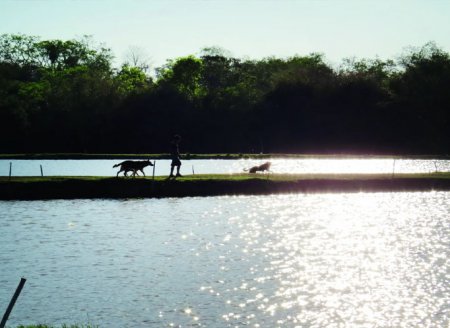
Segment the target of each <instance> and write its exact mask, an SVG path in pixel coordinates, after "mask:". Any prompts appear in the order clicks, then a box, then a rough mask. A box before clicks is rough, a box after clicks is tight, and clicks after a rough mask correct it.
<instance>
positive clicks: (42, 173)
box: [40, 165, 44, 177]
mask: <svg viewBox="0 0 450 328" xmlns="http://www.w3.org/2000/svg"><path fill="white" fill-rule="evenodd" d="M40 166H41V177H43V176H44V172H43V171H42V165H40Z"/></svg>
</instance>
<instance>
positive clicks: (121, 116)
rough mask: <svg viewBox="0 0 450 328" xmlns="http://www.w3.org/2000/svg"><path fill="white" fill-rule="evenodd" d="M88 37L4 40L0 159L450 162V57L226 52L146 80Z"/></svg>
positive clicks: (182, 62) (140, 69) (139, 69)
mask: <svg viewBox="0 0 450 328" xmlns="http://www.w3.org/2000/svg"><path fill="white" fill-rule="evenodd" d="M113 58H114V57H113V54H112V52H111V50H110V49H108V48H106V47H104V46H101V45H98V44H96V43H94V42H93V40H92V39H91V38H89V37H83V38H80V39H77V40H41V39H40V38H39V37H35V36H27V35H16V34H4V35H1V36H0V149H1V150H0V152H3V153H8V152H9V153H19V152H20V153H21V152H28V153H30V152H77V153H78V152H86V153H159V152H168V151H169V146H168V145H169V141H170V139H171V137H172V136H173V135H174V134H180V135H181V136H182V138H183V140H182V151H183V152H190V153H249V152H252V153H261V152H262V153H276V152H284V153H355V154H356V153H365V154H368V153H371V154H387V153H389V154H448V153H449V148H450V147H449V146H450V144H449V142H450V132H449V131H450V129H449V112H450V89H449V87H450V56H449V53H447V52H445V51H443V50H442V49H440V48H439V47H438V46H436V45H435V44H434V43H428V44H426V45H424V46H423V47H421V48H417V49H409V50H408V51H405V53H404V54H403V55H401V56H400V57H399V58H397V59H395V60H380V59H345V60H343V61H342V63H341V64H340V65H339V66H338V67H332V66H331V65H330V64H328V63H327V62H326V59H325V58H324V56H323V55H321V54H316V53H313V54H309V55H306V56H292V57H289V58H276V57H270V58H264V59H261V60H251V59H240V58H235V57H233V56H231V55H229V54H227V53H226V52H225V51H223V50H221V49H219V48H205V49H203V50H202V51H201V53H200V54H199V55H195V56H194V55H190V56H185V57H181V58H175V59H170V60H167V62H166V64H165V65H163V66H161V67H158V68H156V69H155V73H154V74H149V73H148V70H147V68H148V67H147V65H145V63H141V62H140V61H139V60H138V59H139V58H136V57H134V60H133V61H131V62H128V63H124V64H123V65H122V66H121V67H119V68H117V67H115V66H114V64H113Z"/></svg>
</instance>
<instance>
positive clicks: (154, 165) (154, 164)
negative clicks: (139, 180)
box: [153, 160, 156, 181]
mask: <svg viewBox="0 0 450 328" xmlns="http://www.w3.org/2000/svg"><path fill="white" fill-rule="evenodd" d="M155 167H156V160H154V161H153V181H155Z"/></svg>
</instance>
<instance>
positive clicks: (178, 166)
mask: <svg viewBox="0 0 450 328" xmlns="http://www.w3.org/2000/svg"><path fill="white" fill-rule="evenodd" d="M180 167H181V164H180V165H177V177H181V176H182V175H181V174H180Z"/></svg>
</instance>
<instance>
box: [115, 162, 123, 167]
mask: <svg viewBox="0 0 450 328" xmlns="http://www.w3.org/2000/svg"><path fill="white" fill-rule="evenodd" d="M122 164H123V162H122V163H119V164H116V165H113V167H118V166H120V165H122Z"/></svg>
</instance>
